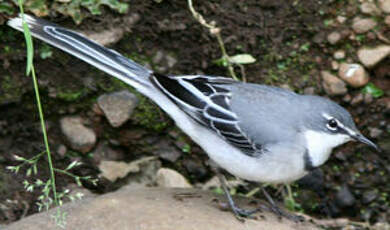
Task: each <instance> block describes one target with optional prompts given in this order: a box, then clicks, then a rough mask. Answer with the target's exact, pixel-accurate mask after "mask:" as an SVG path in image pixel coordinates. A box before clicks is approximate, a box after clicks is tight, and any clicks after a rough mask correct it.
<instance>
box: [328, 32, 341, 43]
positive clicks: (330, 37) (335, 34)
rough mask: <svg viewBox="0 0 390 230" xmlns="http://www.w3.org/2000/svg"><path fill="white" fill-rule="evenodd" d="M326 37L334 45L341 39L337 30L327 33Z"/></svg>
mask: <svg viewBox="0 0 390 230" xmlns="http://www.w3.org/2000/svg"><path fill="white" fill-rule="evenodd" d="M327 39H328V42H329V43H330V44H332V45H334V44H336V43H337V42H339V41H340V40H341V34H340V33H339V32H337V31H333V32H332V33H330V34H328V37H327Z"/></svg>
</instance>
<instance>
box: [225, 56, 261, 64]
mask: <svg viewBox="0 0 390 230" xmlns="http://www.w3.org/2000/svg"><path fill="white" fill-rule="evenodd" d="M230 61H231V62H232V63H234V64H242V65H245V64H252V63H254V62H256V59H255V58H254V57H253V56H252V55H250V54H237V55H235V56H233V57H230Z"/></svg>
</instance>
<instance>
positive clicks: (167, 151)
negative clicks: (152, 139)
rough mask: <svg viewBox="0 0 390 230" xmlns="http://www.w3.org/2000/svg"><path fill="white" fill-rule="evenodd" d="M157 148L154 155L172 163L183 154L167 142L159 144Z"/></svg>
mask: <svg viewBox="0 0 390 230" xmlns="http://www.w3.org/2000/svg"><path fill="white" fill-rule="evenodd" d="M156 146H157V150H155V151H153V154H155V155H156V156H158V157H160V158H162V159H164V160H167V161H170V162H175V161H176V160H177V159H179V157H180V156H181V154H182V153H181V151H179V150H178V149H177V148H175V146H173V145H171V144H170V143H169V142H168V141H166V140H163V141H161V142H159V143H158V144H156Z"/></svg>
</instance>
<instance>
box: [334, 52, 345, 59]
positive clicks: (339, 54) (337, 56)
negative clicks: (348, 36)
mask: <svg viewBox="0 0 390 230" xmlns="http://www.w3.org/2000/svg"><path fill="white" fill-rule="evenodd" d="M333 57H334V58H335V59H337V60H340V59H344V58H345V51H344V50H337V51H336V52H335V53H334V54H333Z"/></svg>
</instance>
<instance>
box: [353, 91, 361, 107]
mask: <svg viewBox="0 0 390 230" xmlns="http://www.w3.org/2000/svg"><path fill="white" fill-rule="evenodd" d="M363 100H364V96H363V94H362V93H358V94H357V95H356V96H355V97H353V98H352V100H351V102H350V103H351V105H353V106H355V105H359V104H361V103H362V102H363Z"/></svg>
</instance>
